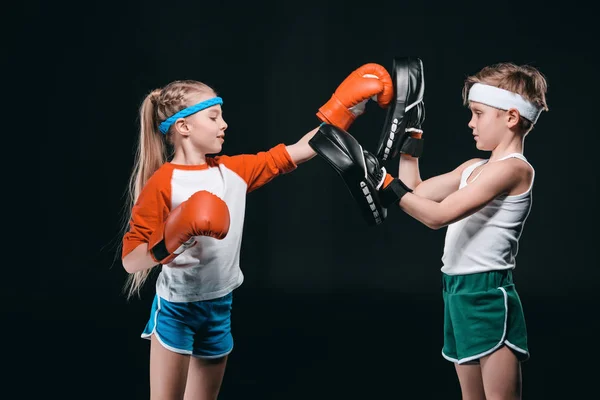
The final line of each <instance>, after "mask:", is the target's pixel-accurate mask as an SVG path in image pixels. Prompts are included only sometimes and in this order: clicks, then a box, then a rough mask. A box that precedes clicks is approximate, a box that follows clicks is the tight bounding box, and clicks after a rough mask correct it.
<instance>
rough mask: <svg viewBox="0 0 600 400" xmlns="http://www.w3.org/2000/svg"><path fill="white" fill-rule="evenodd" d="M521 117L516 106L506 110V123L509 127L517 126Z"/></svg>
mask: <svg viewBox="0 0 600 400" xmlns="http://www.w3.org/2000/svg"><path fill="white" fill-rule="evenodd" d="M520 119H521V114H520V113H519V111H518V110H517V109H516V108H509V109H508V110H507V111H506V123H507V125H508V127H509V128H514V127H515V126H517V124H518V123H519V121H520Z"/></svg>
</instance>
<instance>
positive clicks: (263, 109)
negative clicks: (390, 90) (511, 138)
mask: <svg viewBox="0 0 600 400" xmlns="http://www.w3.org/2000/svg"><path fill="white" fill-rule="evenodd" d="M40 15H41V16H42V17H43V23H42V24H41V25H39V26H35V25H33V24H26V25H24V28H23V29H25V30H32V32H33V33H35V34H36V35H37V37H38V38H39V41H40V42H41V43H45V44H46V46H45V47H44V48H43V49H42V50H40V53H37V54H36V56H35V58H38V57H39V59H41V60H43V62H42V63H41V64H40V65H39V66H40V67H42V68H39V69H38V72H40V73H41V70H43V72H45V73H48V72H49V79H48V80H47V81H44V82H43V83H44V85H46V84H49V85H50V87H47V88H45V90H43V91H39V88H38V92H37V93H38V95H36V96H34V97H33V98H32V99H30V100H35V101H36V102H38V101H40V100H41V101H43V103H44V104H45V107H44V110H43V112H44V113H48V114H47V117H46V118H47V119H46V120H43V121H39V120H38V121H37V123H36V129H39V131H40V138H41V140H40V141H39V142H38V143H39V144H40V145H41V158H40V163H39V164H38V177H37V178H36V179H37V182H38V183H39V187H40V190H41V193H42V196H41V197H38V200H39V201H38V203H37V205H38V206H39V212H40V213H41V214H42V215H43V217H44V218H43V219H42V220H43V221H44V222H43V223H44V226H45V229H44V232H43V234H41V235H38V238H40V239H41V244H42V246H41V250H42V252H41V253H40V257H39V266H40V268H36V269H35V271H36V272H32V271H33V270H28V269H26V268H24V269H23V270H22V271H21V270H19V269H18V267H10V268H11V271H13V272H16V273H17V274H18V275H19V276H20V278H19V279H21V282H23V278H25V281H27V279H30V280H31V282H33V283H34V285H33V286H35V290H32V289H29V288H27V287H23V285H18V284H15V285H6V286H7V287H6V290H5V291H4V295H6V296H7V299H8V300H9V301H11V303H12V304H13V306H12V307H10V308H9V309H7V310H6V311H5V312H4V313H3V318H4V320H5V321H6V323H7V325H6V326H20V327H26V328H27V329H23V330H17V331H16V332H17V334H16V335H15V334H14V331H10V330H9V332H10V333H7V332H6V331H5V332H4V334H5V335H7V340H5V341H4V344H5V346H6V349H7V351H8V352H9V354H10V355H15V356H16V357H15V360H16V362H15V363H13V365H14V369H13V371H14V372H15V377H18V378H23V381H24V382H25V383H24V384H21V385H20V386H18V388H19V389H18V390H20V391H22V392H23V394H22V396H21V397H20V398H26V397H28V395H29V394H30V393H31V391H35V390H42V391H43V392H45V393H46V394H52V395H57V396H59V397H60V398H65V399H66V398H73V399H80V398H86V399H91V398H94V399H95V398H114V399H117V398H119V399H144V398H148V393H149V391H148V386H149V383H148V355H149V342H147V341H144V340H142V339H140V338H139V335H140V333H141V330H142V329H143V327H144V325H145V323H146V320H147V318H148V315H149V309H150V304H151V301H152V295H153V282H149V283H148V284H147V286H146V287H145V289H144V292H143V295H142V298H141V299H134V300H131V301H126V299H125V298H124V296H123V295H122V293H121V289H122V286H123V284H124V282H125V278H126V273H125V271H124V270H123V269H122V267H121V264H120V259H119V256H120V253H119V251H120V250H119V243H120V239H121V228H122V218H123V215H124V206H125V205H126V201H125V190H126V186H127V181H128V178H129V173H130V171H131V168H132V163H133V156H134V149H135V147H134V146H135V140H136V138H137V134H138V131H137V126H138V125H137V123H138V120H137V118H138V114H137V111H138V107H139V105H140V103H141V101H142V99H143V98H144V97H145V95H146V94H147V93H148V92H149V91H150V90H152V89H154V88H156V87H160V86H164V85H165V84H167V83H168V82H170V81H172V80H175V79H196V80H200V81H202V82H205V83H207V84H209V85H211V86H212V87H213V88H215V89H216V90H217V92H218V93H219V95H220V96H222V97H223V98H224V105H223V110H224V117H225V119H226V121H227V122H228V124H229V129H228V131H227V141H226V143H225V146H224V150H223V153H224V154H239V153H255V152H258V151H261V150H266V149H268V148H270V147H272V146H274V145H276V144H278V143H286V144H291V143H293V142H295V141H296V140H298V139H299V138H300V137H301V136H302V135H303V134H304V133H306V132H308V131H309V130H310V129H312V128H313V127H315V126H316V125H317V124H318V122H319V121H318V120H317V118H316V116H315V112H316V111H317V109H318V107H320V106H321V105H322V104H323V103H324V102H326V101H327V100H328V99H329V97H330V96H331V94H332V93H333V91H334V90H335V88H336V87H337V85H338V84H339V83H341V82H342V80H343V79H344V78H345V77H346V76H347V75H348V74H349V73H350V72H351V71H352V70H354V69H355V68H357V67H359V66H360V65H362V64H364V63H367V62H376V63H379V64H382V65H383V66H385V67H386V68H388V69H389V68H390V67H391V62H392V59H393V57H395V56H406V55H408V56H417V57H420V58H421V59H422V60H423V63H424V67H425V79H426V92H425V104H426V107H427V119H426V121H425V124H424V130H425V137H426V139H427V142H426V148H425V153H424V155H423V157H422V159H421V174H422V176H423V178H427V177H430V176H433V175H437V174H440V173H443V172H446V171H448V170H450V169H452V168H454V167H455V166H457V165H458V164H460V163H462V162H463V161H465V160H467V159H469V158H472V157H486V156H488V154H486V153H482V152H479V151H477V149H476V148H475V147H474V144H473V140H472V136H471V134H470V130H469V128H468V127H467V122H468V120H469V116H470V113H469V111H468V110H467V109H466V108H465V107H464V106H463V105H462V101H461V89H462V84H463V80H464V78H465V77H466V76H467V75H469V74H473V73H475V72H477V71H478V70H479V69H481V68H482V67H484V66H486V65H489V64H492V63H496V62H501V61H512V62H514V63H517V64H530V65H533V66H535V67H538V68H539V69H540V71H541V72H542V73H543V74H544V75H545V76H546V77H547V79H548V84H549V90H548V93H547V100H548V105H549V107H550V111H549V112H548V113H543V114H542V116H541V117H540V120H539V122H538V124H537V125H536V127H535V129H534V130H533V132H532V133H531V134H530V136H529V137H528V138H527V140H526V142H525V156H526V157H527V158H528V159H529V161H530V162H531V163H532V164H533V166H534V167H535V169H536V173H537V174H536V179H535V186H534V201H533V209H532V211H531V214H530V215H529V218H528V220H527V223H526V228H525V231H524V233H523V235H522V237H521V241H520V250H519V255H518V257H517V268H516V270H515V280H516V283H517V288H518V290H519V293H520V295H521V299H522V302H523V305H524V308H525V313H526V319H527V324H528V330H529V346H530V351H531V359H530V360H529V361H527V362H526V363H525V364H523V377H524V398H526V399H575V398H583V394H584V393H588V392H589V391H590V390H593V388H594V387H595V384H594V381H593V380H594V379H595V378H596V376H597V372H598V368H597V366H595V365H596V363H597V353H598V352H597V336H598V334H599V333H600V331H599V329H598V319H599V318H598V315H599V313H598V309H597V307H598V300H597V295H596V293H595V292H596V286H597V281H598V266H597V264H598V263H597V260H596V258H595V254H596V249H597V228H596V227H597V223H598V211H597V204H598V199H597V177H596V173H597V171H598V167H597V156H596V148H597V144H598V134H599V132H598V128H597V123H596V116H597V110H596V108H597V103H598V101H597V99H598V79H597V65H598V64H597V63H596V58H597V57H596V54H595V52H596V51H597V43H596V40H597V23H596V22H595V21H593V20H592V18H591V16H592V14H591V13H590V12H589V10H587V9H582V8H579V7H577V5H576V4H575V3H570V5H569V6H568V8H567V7H565V6H563V7H561V8H559V7H556V8H543V9H542V8H541V6H540V4H539V3H533V2H532V3H531V5H529V4H527V3H523V2H520V3H519V4H518V5H517V4H516V3H515V4H512V3H497V2H486V3H483V2H463V3H456V2H446V3H441V2H412V3H409V2H401V1H396V2H387V3H386V2H378V3H364V4H356V5H351V4H350V3H344V2H325V3H317V2H302V3H286V4H284V3H283V2H281V3H279V4H268V3H255V2H245V3H239V4H236V3H230V2H224V3H218V2H199V1H195V2H192V1H187V2H183V1H170V2H158V1H154V0H152V1H146V2H141V1H130V2H122V3H110V2H99V3H93V4H83V3H81V4H69V3H61V4H56V3H52V4H46V5H44V6H42V8H41V13H40ZM15 32H20V31H15ZM11 49H12V50H16V51H15V52H14V53H12V54H13V55H14V57H13V58H11V60H14V61H15V64H18V63H19V62H20V61H24V60H26V59H27V58H28V56H31V57H32V54H30V53H29V51H28V48H27V47H19V46H15V47H14V48H13V47H11ZM24 64H25V63H24ZM27 65H28V66H29V67H31V63H27ZM24 71H25V72H28V71H29V70H27V69H24ZM36 73H37V72H36ZM41 78H42V77H40V76H35V79H31V80H30V83H31V82H33V83H34V84H35V85H37V83H38V82H37V79H41ZM11 83H14V82H11ZM38 96H41V99H40V98H39V97H38ZM42 115H43V114H42ZM384 117H385V110H383V109H380V108H378V107H377V106H376V105H375V104H374V103H369V105H368V107H367V112H366V114H365V115H363V116H361V117H360V118H359V119H358V120H357V121H356V123H355V124H354V125H353V126H352V128H351V130H350V132H351V133H352V134H353V135H354V136H355V137H356V138H357V139H358V140H360V142H361V143H362V145H363V146H364V147H365V148H367V149H371V150H372V151H374V150H375V149H376V143H377V140H378V138H379V134H380V131H381V128H382V123H383V119H384ZM395 161H396V160H394V162H390V163H389V164H386V167H387V168H388V170H389V171H390V172H392V173H395V172H396V171H397V165H396V162H395ZM246 215H247V217H246V222H245V236H244V241H243V245H242V256H241V263H242V269H243V271H244V274H245V279H246V280H245V282H244V284H243V285H242V286H241V287H240V288H239V289H237V290H236V291H235V296H234V308H233V316H232V321H233V335H234V340H235V349H234V351H233V353H232V354H231V356H230V359H229V364H228V368H227V371H226V374H225V378H224V382H223V387H222V391H221V396H220V398H221V399H238V398H252V399H300V398H302V399H342V398H344V399H364V398H366V399H374V398H411V399H412V398H419V399H421V398H422V399H434V398H440V397H441V396H444V397H445V398H456V399H458V398H460V390H459V386H458V381H457V379H456V377H455V373H454V368H453V365H452V364H451V363H449V362H448V361H446V360H444V359H443V358H442V356H441V354H440V350H441V346H442V329H441V328H442V317H443V314H442V299H441V293H440V272H439V268H440V267H441V261H440V258H441V255H442V249H443V241H444V234H445V229H441V230H438V231H432V230H430V229H428V228H426V227H425V226H423V225H421V224H420V223H418V222H416V221H415V220H412V219H411V218H410V217H408V216H407V215H405V214H403V213H402V212H401V211H400V210H399V209H392V210H390V213H389V217H388V219H387V220H386V221H385V224H384V225H382V226H379V227H377V228H368V227H366V225H365V223H364V222H363V220H362V219H361V217H360V215H359V213H358V210H357V209H356V208H355V205H354V203H353V200H352V199H351V196H350V195H349V193H348V192H347V189H346V188H345V187H344V185H343V181H342V180H341V179H340V178H339V177H338V176H337V175H336V174H335V172H334V171H333V170H332V169H330V168H329V167H328V166H327V165H326V164H325V162H324V161H323V160H321V159H319V158H318V157H317V158H314V159H313V160H311V161H310V162H308V163H306V164H303V165H301V166H300V167H299V168H298V169H297V170H296V171H294V172H292V173H291V174H289V175H286V176H284V177H280V178H277V179H275V180H274V181H273V182H271V183H270V184H268V185H266V186H265V187H263V188H261V189H260V190H258V191H256V192H253V193H251V194H250V195H249V196H248V199H247V214H246ZM36 218H37V217H36ZM22 251H23V250H22ZM27 251H29V250H25V252H27ZM25 255H26V254H25ZM20 266H22V265H19V267H20ZM24 290H25V291H27V292H30V291H32V292H34V293H35V294H33V295H31V296H24V295H23V291H24ZM31 315H34V324H33V325H32V326H31V327H29V326H28V325H25V324H24V321H26V320H29V318H28V317H29V316H31ZM24 350H28V351H30V352H32V356H31V357H26V356H25V354H27V353H26V352H25V353H24Z"/></svg>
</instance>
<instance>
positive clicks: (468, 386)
mask: <svg viewBox="0 0 600 400" xmlns="http://www.w3.org/2000/svg"><path fill="white" fill-rule="evenodd" d="M454 366H455V367H456V375H457V376H458V381H459V382H460V391H461V392H462V398H463V400H486V398H485V392H484V390H483V379H482V377H481V367H480V365H479V364H463V365H459V364H454Z"/></svg>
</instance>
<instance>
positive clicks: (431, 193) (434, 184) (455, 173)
mask: <svg viewBox="0 0 600 400" xmlns="http://www.w3.org/2000/svg"><path fill="white" fill-rule="evenodd" d="M480 160H481V159H477V158H476V159H472V160H469V161H465V162H464V163H462V164H461V165H459V166H458V167H456V168H455V169H454V170H452V171H450V172H447V173H445V174H442V175H437V176H434V177H432V178H429V179H426V180H424V181H423V180H421V175H420V172H419V159H418V158H415V157H412V156H409V155H407V154H402V155H401V156H400V166H399V168H398V178H399V179H400V180H401V181H402V182H404V184H405V185H406V186H408V187H409V188H412V189H413V194H415V195H417V196H419V197H424V198H426V199H429V200H432V201H435V202H438V203H439V202H440V201H442V200H444V199H445V198H446V197H448V196H449V195H450V194H452V193H454V192H456V191H457V190H458V188H459V185H460V177H461V175H462V173H463V171H464V170H465V168H467V167H468V166H469V165H471V164H473V163H475V162H477V161H480Z"/></svg>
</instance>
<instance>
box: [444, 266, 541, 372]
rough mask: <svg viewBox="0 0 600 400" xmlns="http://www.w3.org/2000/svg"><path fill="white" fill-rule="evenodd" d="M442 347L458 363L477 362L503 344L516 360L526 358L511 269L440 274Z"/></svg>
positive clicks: (450, 358) (524, 338)
mask: <svg viewBox="0 0 600 400" xmlns="http://www.w3.org/2000/svg"><path fill="white" fill-rule="evenodd" d="M442 288H443V292H442V295H443V298H444V348H443V349H442V356H444V358H446V359H447V360H448V361H452V362H454V363H458V364H464V363H469V362H478V361H479V359H480V358H481V357H483V356H486V355H488V354H491V353H492V352H494V351H496V350H498V349H499V348H500V347H501V346H502V345H506V346H508V347H509V348H511V349H512V350H513V352H514V353H515V355H516V356H517V358H518V359H519V361H525V360H527V359H528V358H529V350H528V349H527V329H526V327H525V317H524V315H523V306H522V305H521V300H520V299H519V295H518V294H517V290H516V289H515V285H514V284H513V280H512V270H504V271H490V272H482V273H477V274H470V275H446V274H443V275H442Z"/></svg>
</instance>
